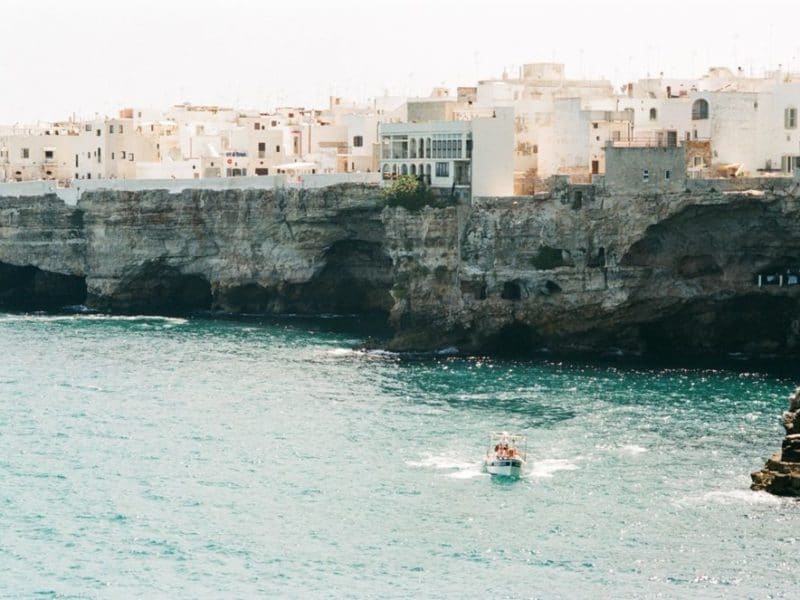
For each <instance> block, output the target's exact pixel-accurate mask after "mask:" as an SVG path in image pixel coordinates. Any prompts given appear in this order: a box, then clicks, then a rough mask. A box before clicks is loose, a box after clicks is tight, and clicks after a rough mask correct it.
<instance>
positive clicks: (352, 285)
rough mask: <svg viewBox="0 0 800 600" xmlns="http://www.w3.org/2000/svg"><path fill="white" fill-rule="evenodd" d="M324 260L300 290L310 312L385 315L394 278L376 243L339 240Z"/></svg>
mask: <svg viewBox="0 0 800 600" xmlns="http://www.w3.org/2000/svg"><path fill="white" fill-rule="evenodd" d="M324 259H325V266H324V267H323V268H322V269H321V270H320V271H319V273H318V274H317V276H316V277H314V278H313V279H312V280H311V281H309V282H308V283H307V284H305V286H304V289H303V290H302V294H303V299H304V300H303V301H304V302H305V303H308V307H309V308H310V309H311V311H310V312H316V313H336V314H354V313H355V314H378V315H382V316H388V314H389V311H390V310H391V308H392V305H393V304H394V301H393V299H392V296H391V294H390V293H389V291H390V290H391V289H392V285H393V284H394V277H393V272H392V259H391V258H390V257H389V255H388V254H386V252H385V251H384V249H383V247H382V245H381V244H380V243H377V242H368V241H364V240H341V241H338V242H335V243H333V244H332V245H331V246H330V247H329V248H328V249H327V250H326V251H325V255H324Z"/></svg>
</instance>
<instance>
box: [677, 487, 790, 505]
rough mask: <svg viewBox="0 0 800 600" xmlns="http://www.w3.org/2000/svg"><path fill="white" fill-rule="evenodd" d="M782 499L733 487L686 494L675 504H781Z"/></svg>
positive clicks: (765, 493)
mask: <svg viewBox="0 0 800 600" xmlns="http://www.w3.org/2000/svg"><path fill="white" fill-rule="evenodd" d="M782 502H783V500H782V499H781V498H779V497H777V496H773V495H772V494H768V493H767V492H754V491H752V490H747V489H734V490H715V491H713V492H706V493H704V494H701V495H699V496H687V497H685V498H683V499H681V500H679V501H678V502H677V503H676V504H678V505H684V506H686V505H688V506H697V505H704V504H710V503H716V504H726V505H730V504H745V505H759V504H761V505H763V504H772V505H776V504H781V503H782Z"/></svg>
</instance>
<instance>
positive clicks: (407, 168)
mask: <svg viewBox="0 0 800 600" xmlns="http://www.w3.org/2000/svg"><path fill="white" fill-rule="evenodd" d="M379 133H380V138H381V158H380V170H381V173H382V174H383V177H384V179H392V178H393V177H396V176H399V175H415V176H417V177H421V178H422V179H423V180H424V181H425V182H427V183H428V184H429V185H430V186H431V187H433V188H445V189H454V188H456V187H467V186H469V187H471V190H472V195H473V196H510V195H512V194H513V185H514V153H513V143H514V120H513V111H512V110H511V109H497V111H496V112H495V113H494V115H493V116H491V117H481V118H476V119H473V120H471V121H427V122H423V123H382V124H381V125H380V126H379Z"/></svg>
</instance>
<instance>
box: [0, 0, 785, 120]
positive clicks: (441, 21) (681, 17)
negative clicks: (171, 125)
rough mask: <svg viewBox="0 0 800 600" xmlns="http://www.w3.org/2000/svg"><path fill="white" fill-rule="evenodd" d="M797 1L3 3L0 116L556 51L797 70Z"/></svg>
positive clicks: (695, 67) (435, 69) (293, 88)
mask: <svg viewBox="0 0 800 600" xmlns="http://www.w3.org/2000/svg"><path fill="white" fill-rule="evenodd" d="M797 6H798V5H797V4H796V3H793V2H789V1H786V0H784V1H776V0H760V1H758V2H756V1H750V2H742V1H739V0H726V1H721V0H720V1H715V0H695V1H690V0H672V1H671V2H666V1H663V0H655V1H652V2H651V1H644V0H642V1H638V2H637V1H635V0H629V1H627V2H619V1H608V0H595V1H593V2H591V1H587V0H561V1H559V2H553V1H550V0H529V1H522V0H427V1H421V0H371V1H367V0H285V1H283V2H273V1H267V0H261V1H257V0H217V1H216V2H209V1H206V0H185V1H184V0H125V1H118V0H72V1H69V0H3V1H2V7H1V8H2V12H0V42H2V47H3V52H2V58H0V82H2V84H0V123H14V122H33V121H36V120H54V119H60V118H65V117H67V116H68V115H70V114H72V113H77V114H78V115H82V116H91V115H93V114H94V113H101V114H112V113H115V112H116V110H117V109H118V108H121V107H123V106H153V107H167V106H170V105H172V104H175V103H177V102H181V101H190V102H192V103H195V104H204V103H206V104H209V103H214V104H225V105H236V106H240V107H250V108H262V109H266V108H271V107H274V106H277V105H289V104H291V105H306V106H310V105H313V106H320V107H321V106H325V105H327V98H328V96H329V95H331V94H335V95H343V96H347V97H354V98H357V99H365V98H368V97H374V96H379V95H383V94H385V93H388V94H409V93H410V94H427V93H428V92H429V91H430V88H431V87H433V86H434V85H446V86H450V87H455V86H456V85H470V84H474V82H475V81H477V79H485V78H490V77H498V76H500V74H501V73H502V72H503V69H504V68H507V69H508V70H509V73H512V74H515V73H516V72H517V67H518V66H519V65H520V64H523V63H526V62H551V61H557V62H563V63H566V65H567V75H568V76H570V77H581V76H589V77H600V76H603V77H606V78H608V79H611V80H612V81H613V82H614V83H615V84H621V83H624V81H626V80H628V79H631V78H638V77H643V76H646V75H647V74H648V73H650V74H651V75H653V76H655V75H657V74H658V73H659V72H660V71H663V72H664V73H665V74H666V75H672V76H678V77H681V76H686V77H689V76H699V75H701V74H702V73H703V72H705V70H706V68H707V67H708V66H710V65H724V66H729V67H732V68H735V67H737V66H741V67H743V68H744V69H745V70H746V71H747V72H750V71H753V72H755V73H759V72H762V71H763V70H764V69H767V68H769V69H775V68H777V67H778V65H779V64H782V65H783V68H794V69H797V70H800V36H798V35H797V33H796V30H797V19H796V15H797Z"/></svg>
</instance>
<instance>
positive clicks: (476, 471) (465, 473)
mask: <svg viewBox="0 0 800 600" xmlns="http://www.w3.org/2000/svg"><path fill="white" fill-rule="evenodd" d="M447 476H448V477H451V478H452V479H473V478H475V477H490V475H489V473H487V472H486V471H484V470H483V469H481V468H480V467H471V468H469V469H461V470H459V471H455V472H454V473H449V474H448V475H447Z"/></svg>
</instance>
